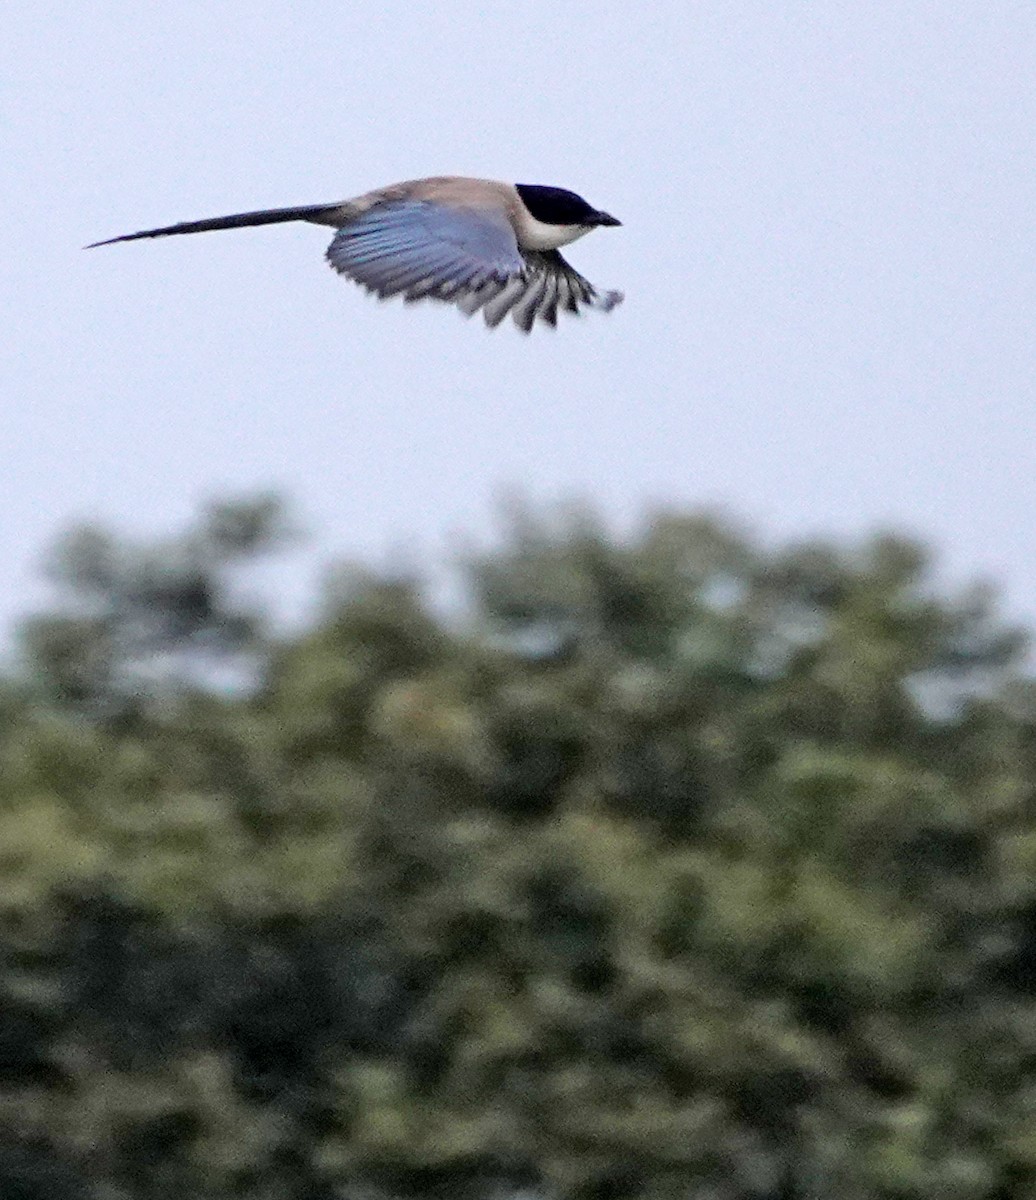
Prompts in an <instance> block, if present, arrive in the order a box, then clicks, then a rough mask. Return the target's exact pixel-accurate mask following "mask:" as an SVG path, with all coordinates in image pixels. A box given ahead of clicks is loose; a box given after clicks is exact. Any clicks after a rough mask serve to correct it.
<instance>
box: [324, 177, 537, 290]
mask: <svg viewBox="0 0 1036 1200" xmlns="http://www.w3.org/2000/svg"><path fill="white" fill-rule="evenodd" d="M327 260H328V262H329V263H330V264H331V266H332V267H334V269H335V270H336V271H338V272H339V273H341V274H342V275H347V276H348V277H349V278H350V279H354V280H355V281H356V282H357V283H359V284H362V285H363V286H364V287H365V288H367V290H368V291H371V292H375V293H376V294H377V295H378V296H381V297H386V296H397V295H399V294H401V293H402V294H403V295H404V296H406V298H407V299H408V300H420V299H422V298H423V297H425V296H434V297H435V298H437V299H439V300H453V299H455V298H457V297H459V296H461V295H470V294H471V293H472V292H473V291H477V290H478V289H479V288H480V287H482V286H483V285H484V284H488V283H490V282H499V283H500V284H501V285H503V284H506V283H507V281H508V280H509V279H512V278H513V277H514V276H516V275H518V274H520V273H521V271H522V267H523V261H522V256H521V255H520V254H519V253H518V244H517V242H516V241H515V236H514V230H513V229H512V228H511V225H510V222H509V221H508V220H507V219H506V217H505V216H504V215H503V214H500V216H496V215H495V214H493V213H482V212H475V211H472V210H470V209H454V208H446V207H445V206H443V205H440V204H434V203H431V202H429V201H426V200H392V201H388V202H385V203H383V204H378V205H376V206H375V207H373V208H370V209H368V210H367V212H365V213H363V214H361V215H360V216H358V217H357V218H356V219H355V220H352V221H350V222H349V223H348V224H346V225H344V226H343V227H342V228H341V229H339V231H338V232H337V233H336V234H335V236H334V240H333V241H332V242H331V245H330V246H329V247H328V250H327Z"/></svg>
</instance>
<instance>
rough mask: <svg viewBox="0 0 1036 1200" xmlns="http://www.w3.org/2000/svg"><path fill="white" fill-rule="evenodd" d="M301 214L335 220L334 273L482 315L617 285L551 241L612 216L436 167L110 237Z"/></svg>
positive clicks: (605, 304) (517, 316)
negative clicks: (302, 200)
mask: <svg viewBox="0 0 1036 1200" xmlns="http://www.w3.org/2000/svg"><path fill="white" fill-rule="evenodd" d="M284 221H308V222H310V223H312V224H316V225H329V226H331V227H332V228H333V229H335V230H336V231H337V232H336V233H335V236H334V239H333V240H332V242H331V245H330V246H329V247H328V250H327V259H328V262H329V263H330V264H331V266H332V267H334V269H335V270H336V271H338V272H339V273H340V274H342V275H346V276H348V277H349V278H350V279H353V280H355V281H356V282H357V283H359V284H361V285H362V286H363V287H365V288H367V290H368V291H371V292H374V293H376V294H377V295H378V296H380V297H382V298H384V297H388V296H396V295H402V296H403V297H404V298H405V299H406V300H408V301H416V300H422V299H425V298H429V299H434V300H441V301H446V302H448V303H452V304H455V305H456V306H457V307H458V308H460V310H461V311H462V312H464V313H465V314H467V315H468V316H470V315H472V314H473V313H475V312H478V311H481V312H482V314H483V317H484V318H485V321H486V324H487V325H489V326H491V327H492V326H496V325H499V324H500V322H501V321H502V320H503V319H504V318H505V317H506V316H507V314H508V313H510V314H511V315H512V318H513V320H514V322H515V324H516V325H517V326H518V328H519V329H521V330H523V331H524V332H526V333H528V332H529V330H531V329H532V326H533V324H534V323H535V322H536V321H537V320H540V321H543V322H545V323H546V324H548V325H555V324H557V314H558V311H559V309H563V310H566V311H568V312H572V313H578V312H580V311H581V309H582V308H584V307H586V308H599V309H602V310H604V311H605V312H608V311H610V310H611V309H613V308H614V307H615V306H616V305H617V304H619V303H620V302H621V301H622V293H621V292H603V293H600V292H598V291H597V289H596V288H595V287H594V286H593V285H592V284H591V283H589V282H588V281H587V280H586V279H584V278H583V276H582V275H580V274H579V272H578V271H576V270H575V269H574V268H573V267H571V266H570V265H569V263H567V262H566V261H565V259H564V258H562V256H561V255H560V254H559V253H558V250H559V247H561V246H565V245H568V244H569V243H570V242H574V241H575V240H576V239H577V238H580V237H582V236H583V235H584V234H587V233H589V232H590V230H591V229H594V228H596V227H597V226H601V225H618V224H620V222H619V221H617V220H616V219H615V218H614V217H612V216H610V215H609V214H608V213H604V212H600V211H599V210H598V209H595V208H592V207H591V206H590V205H589V204H587V203H586V201H585V200H583V198H582V197H581V196H577V195H576V194H575V193H574V192H569V191H567V190H565V189H564V188H553V187H542V186H540V185H535V184H509V183H499V182H497V181H496V180H492V179H466V178H464V177H462V176H457V175H440V176H435V177H433V178H430V179H413V180H408V181H407V182H404V183H396V184H391V185H390V186H389V187H384V188H378V189H377V190H376V191H373V192H366V193H365V194H364V195H362V196H357V197H355V198H354V199H352V200H343V201H340V202H338V203H336V204H308V205H302V206H299V207H295V208H274V209H264V210H261V211H259V212H248V213H237V214H235V215H233V216H228V217H212V218H209V219H206V220H202V221H186V222H183V223H181V224H179V225H167V226H164V227H162V228H161V229H145V230H142V231H141V232H139V233H129V234H124V235H123V236H122V237H116V238H110V239H108V241H104V242H95V243H93V244H94V245H95V246H107V245H110V244H111V243H112V242H130V241H136V240H137V239H138V238H152V237H165V236H167V235H170V234H178V233H204V232H206V231H208V230H214V229H236V228H241V227H246V226H252V225H273V224H277V223H280V222H284Z"/></svg>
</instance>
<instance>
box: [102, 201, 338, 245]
mask: <svg viewBox="0 0 1036 1200" xmlns="http://www.w3.org/2000/svg"><path fill="white" fill-rule="evenodd" d="M341 207H342V205H341V202H339V203H338V204H306V205H303V206H302V207H301V208H266V209H263V210H261V211H260V212H247V213H235V214H234V215H233V216H231V217H209V218H208V219H207V220H205V221H182V222H181V223H180V224H179V225H164V226H163V227H162V228H161V229H142V230H141V231H140V232H139V233H124V234H123V235H122V236H121V237H113V238H108V239H107V241H103V242H91V243H90V245H89V246H86V247H85V249H87V250H92V249H93V248H94V247H95V246H110V245H111V244H112V243H113V242H135V241H136V240H137V239H138V238H153V237H167V236H169V235H170V234H173V233H206V232H208V230H210V229H241V228H243V227H244V226H247V225H276V224H278V223H279V222H281V221H315V222H316V223H317V224H333V223H334V222H333V221H331V222H329V221H327V220H326V218H328V217H330V216H332V214H334V213H336V212H338V211H340V210H341ZM322 217H323V218H324V220H321V218H322Z"/></svg>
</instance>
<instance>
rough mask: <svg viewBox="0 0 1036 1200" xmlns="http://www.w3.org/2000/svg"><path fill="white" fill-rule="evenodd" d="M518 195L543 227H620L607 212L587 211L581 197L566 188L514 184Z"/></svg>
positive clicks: (586, 205) (619, 223)
mask: <svg viewBox="0 0 1036 1200" xmlns="http://www.w3.org/2000/svg"><path fill="white" fill-rule="evenodd" d="M514 186H515V187H516V188H517V189H518V195H519V196H521V198H522V201H523V203H524V204H525V207H526V208H527V209H528V210H529V212H531V213H532V215H533V216H534V217H535V218H536V220H537V221H542V222H543V223H544V225H621V224H622V222H621V221H617V220H616V219H615V217H613V216H611V215H610V214H609V213H606V212H600V211H599V210H598V209H596V208H591V207H590V205H589V204H587V202H586V201H585V200H584V199H583V197H582V196H577V195H576V193H575V192H570V191H568V190H567V189H566V188H557V187H543V186H542V185H541V184H538V183H516V184H515V185H514Z"/></svg>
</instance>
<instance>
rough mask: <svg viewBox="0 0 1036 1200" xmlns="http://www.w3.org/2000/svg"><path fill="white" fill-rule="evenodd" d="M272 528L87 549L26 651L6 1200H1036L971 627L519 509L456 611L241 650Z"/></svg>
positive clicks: (413, 586) (684, 542) (337, 592)
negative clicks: (237, 682) (237, 680)
mask: <svg viewBox="0 0 1036 1200" xmlns="http://www.w3.org/2000/svg"><path fill="white" fill-rule="evenodd" d="M285 531H286V518H285V515H284V509H283V508H282V507H281V506H280V505H278V504H277V503H275V502H274V501H272V500H270V499H268V498H260V499H259V500H257V501H247V500H246V501H238V502H234V503H229V504H225V505H219V506H214V507H212V508H210V509H209V510H208V512H207V513H206V514H203V516H202V518H201V519H200V520H199V522H198V523H197V524H196V525H195V526H194V527H192V528H191V529H190V530H188V532H187V533H186V534H185V535H184V536H183V537H182V538H178V539H175V540H174V541H172V542H169V543H166V544H164V545H158V546H146V545H145V546H139V545H138V546H129V545H127V544H124V543H123V542H122V541H121V540H120V539H118V538H116V537H114V536H112V535H110V534H105V533H103V532H100V531H96V530H95V531H91V532H80V533H79V534H77V535H75V536H73V537H71V538H70V539H69V540H66V541H65V542H64V543H63V544H62V548H61V549H60V551H59V553H58V556H57V560H56V561H57V563H58V566H57V568H56V569H57V572H58V579H59V581H60V583H61V587H62V591H61V593H60V607H59V608H58V610H57V611H56V612H55V613H54V614H51V615H48V616H45V617H41V618H37V619H36V620H34V621H32V622H30V623H29V624H28V625H27V627H26V632H25V639H24V643H23V644H24V649H25V662H26V665H27V670H26V672H25V673H24V674H23V676H22V677H21V678H18V679H14V678H12V679H10V680H9V681H7V683H6V684H5V685H4V687H3V689H0V873H2V874H0V878H2V883H3V886H2V887H0V931H2V940H0V1081H2V1087H0V1196H3V1197H4V1198H5V1200H6V1197H7V1196H9V1195H10V1196H15V1197H20V1196H25V1197H37V1196H39V1197H44V1196H48V1197H49V1196H52V1195H58V1194H60V1195H62V1196H65V1195H67V1196H71V1197H76V1196H80V1195H81V1196H84V1197H86V1196H90V1197H96V1198H98V1200H130V1198H133V1200H136V1198H138V1197H140V1198H141V1200H167V1198H172V1197H174V1196H175V1197H176V1198H177V1200H194V1198H197V1200H216V1198H217V1197H219V1198H221V1200H222V1198H223V1197H226V1196H231V1195H233V1196H239V1197H243V1198H247V1200H273V1197H278V1198H280V1197H285V1196H291V1197H305V1198H307V1200H341V1198H342V1197H354V1198H356V1200H360V1198H361V1197H362V1198H365V1200H374V1198H377V1197H385V1198H386V1200H389V1198H390V1197H397V1196H398V1197H404V1196H407V1197H415V1198H416V1197H421V1198H423V1197H443V1198H445V1197H451V1198H452V1197H461V1198H462V1200H463V1198H464V1197H471V1198H472V1200H474V1198H475V1197H478V1198H480V1200H481V1198H483V1197H495V1198H497V1200H511V1198H512V1197H523V1198H527V1200H537V1198H540V1197H542V1198H543V1200H638V1198H639V1200H669V1198H674V1200H675V1198H676V1197H681V1198H688V1197H690V1198H694V1200H706V1198H708V1200H814V1198H816V1197H820V1196H824V1197H838V1198H839V1200H947V1198H949V1200H983V1198H985V1200H1028V1198H1029V1197H1031V1196H1032V1195H1034V1194H1036V1104H1034V1095H1036V1093H1034V1091H1033V1083H1032V1064H1033V1062H1034V1061H1036V1059H1034V1050H1036V808H1034V806H1033V801H1032V796H1033V792H1034V783H1036V703H1034V697H1036V690H1034V689H1033V687H1032V685H1031V683H1030V682H1029V681H1028V680H1027V678H1026V677H1025V674H1024V671H1023V666H1022V662H1023V660H1022V657H1021V656H1022V652H1023V649H1024V644H1023V639H1022V638H1021V636H1020V635H1019V634H1018V632H1017V631H1014V630H1011V629H1007V628H1005V627H1004V626H1003V624H1002V623H1001V622H1000V620H999V619H998V618H997V616H996V612H995V606H994V599H993V597H992V595H991V594H990V593H989V592H988V591H983V590H978V589H976V590H973V591H971V592H968V593H965V594H964V595H962V596H947V595H945V594H943V592H942V591H941V590H940V589H939V588H937V587H936V586H935V584H934V583H933V582H932V580H931V577H930V574H929V569H928V562H927V557H926V555H925V553H924V552H923V550H922V549H921V548H920V547H919V546H918V545H917V544H916V543H914V542H912V541H909V540H906V539H903V538H898V537H893V536H889V535H881V536H876V537H874V538H872V539H870V540H869V541H868V542H866V543H864V544H863V545H861V546H841V547H838V546H831V545H826V544H821V543H815V544H810V545H803V546H793V547H789V548H784V549H781V548H777V549H773V548H766V547H764V546H761V545H760V544H758V543H755V542H753V541H752V540H751V539H750V538H749V537H748V536H746V535H745V534H744V533H743V532H742V531H739V530H737V529H736V528H735V527H734V526H732V525H730V524H729V523H725V522H722V521H719V520H716V519H713V518H708V517H701V516H691V517H688V516H683V515H680V514H673V513H664V512H663V513H659V514H656V515H654V516H653V517H651V518H650V519H649V520H648V521H647V522H645V524H644V526H643V527H642V528H641V529H639V530H637V531H635V532H634V533H632V534H631V535H629V536H628V537H626V538H622V539H619V538H616V537H614V536H613V535H611V534H610V533H609V532H608V530H607V529H606V527H605V526H604V525H603V523H602V522H601V521H600V520H599V519H598V518H597V517H596V516H595V515H594V514H593V513H592V512H591V511H589V510H585V509H582V510H581V509H569V510H560V511H558V512H553V513H545V514H539V513H536V512H534V511H532V510H530V509H528V508H523V507H522V506H521V505H516V506H514V508H513V509H512V512H511V515H510V519H509V523H508V524H507V526H506V528H505V530H504V534H503V537H502V540H501V544H500V545H498V546H497V547H496V548H495V549H493V550H492V551H481V552H471V553H469V554H468V556H467V558H466V561H465V564H464V571H465V577H466V579H467V581H468V584H469V588H470V594H471V597H472V601H473V603H472V605H471V608H470V610H468V611H466V612H464V613H458V612H451V613H449V614H447V615H446V616H442V615H439V614H437V613H436V611H435V610H434V609H433V608H432V607H431V606H430V605H429V604H428V603H427V602H426V600H425V599H424V597H423V594H422V590H421V588H420V586H419V584H418V582H417V581H415V580H408V579H400V578H380V577H378V576H376V575H372V574H370V573H365V572H358V571H354V572H348V573H342V574H340V576H339V577H338V582H337V584H336V586H335V587H334V589H333V591H332V592H331V593H330V595H329V596H328V598H327V600H326V603H325V607H324V609H323V611H322V612H321V613H320V615H319V616H318V617H317V618H316V619H315V620H314V622H313V624H312V626H311V627H309V628H306V629H303V630H301V631H299V632H297V634H295V635H294V636H292V637H290V638H286V639H285V638H281V639H278V640H277V641H274V640H273V639H271V638H270V637H269V635H268V632H267V630H266V627H265V625H264V623H263V621H262V618H261V617H260V616H259V615H258V614H257V612H255V611H254V610H253V608H252V607H249V606H248V605H246V604H245V603H244V602H243V601H242V600H241V599H240V598H239V596H238V595H237V593H236V592H235V589H234V587H233V586H232V584H233V573H234V571H236V570H237V569H238V567H239V566H242V567H247V565H248V564H249V563H250V562H251V561H252V560H253V558H254V556H255V555H257V554H258V553H259V552H260V551H265V550H267V549H273V548H276V547H277V546H278V545H280V544H281V543H282V542H283V539H284V534H285ZM242 656H244V657H243V658H242ZM228 657H229V659H230V660H232V661H239V662H245V663H246V665H247V674H248V679H249V682H250V686H249V687H247V688H243V689H238V690H237V691H236V692H231V693H230V694H229V695H227V694H226V689H222V690H221V689H217V688H214V687H212V686H211V684H212V682H213V678H214V677H213V674H212V671H213V669H214V664H217V663H220V662H223V661H226V660H227V658H228ZM156 662H157V664H158V667H157V668H156V665H155V664H156ZM145 667H146V668H147V670H144V668H145ZM159 696H160V697H161V700H162V702H161V703H155V699H156V697H159Z"/></svg>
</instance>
